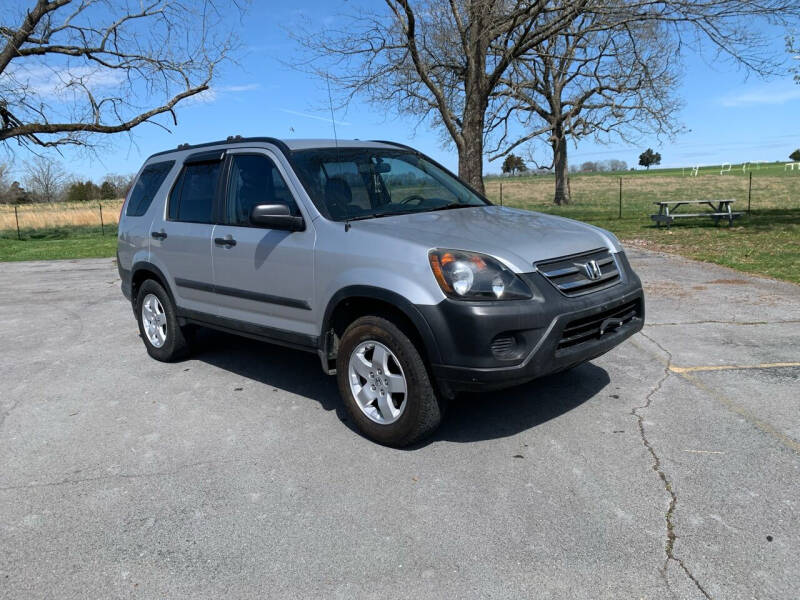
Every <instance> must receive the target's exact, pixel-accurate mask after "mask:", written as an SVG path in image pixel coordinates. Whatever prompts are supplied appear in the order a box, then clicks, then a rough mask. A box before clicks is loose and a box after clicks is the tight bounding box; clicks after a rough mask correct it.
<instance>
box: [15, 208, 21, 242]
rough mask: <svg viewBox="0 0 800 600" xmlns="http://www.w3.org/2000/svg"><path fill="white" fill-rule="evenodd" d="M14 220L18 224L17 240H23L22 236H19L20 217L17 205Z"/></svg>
mask: <svg viewBox="0 0 800 600" xmlns="http://www.w3.org/2000/svg"><path fill="white" fill-rule="evenodd" d="M14 220H15V221H16V222H17V239H18V240H20V241H21V240H22V236H21V235H20V234H19V215H18V214H17V205H16V204H15V205H14Z"/></svg>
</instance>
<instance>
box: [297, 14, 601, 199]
mask: <svg viewBox="0 0 800 600" xmlns="http://www.w3.org/2000/svg"><path fill="white" fill-rule="evenodd" d="M586 1H587V0H570V1H567V2H560V3H558V4H559V6H560V7H559V8H556V7H555V6H554V5H553V4H552V3H550V2H523V1H519V2H517V1H513V2H512V1H510V0H497V1H493V0H449V1H448V2H444V1H441V0H439V1H437V0H419V1H417V2H414V3H413V4H412V1H411V0H385V4H386V6H387V7H388V12H387V13H373V14H361V15H358V16H355V17H353V18H352V19H351V20H350V22H348V24H347V25H346V26H345V27H343V28H341V29H338V30H331V31H327V32H322V33H320V32H306V33H305V34H302V35H300V36H298V38H297V39H298V40H299V41H300V43H301V44H302V45H303V46H304V47H305V48H307V49H308V50H310V51H311V58H310V62H309V64H311V65H313V67H312V68H313V69H314V70H315V72H317V73H318V74H320V75H321V76H323V77H326V78H329V79H330V80H331V81H334V82H335V83H336V84H337V85H338V86H339V87H340V88H341V89H343V90H345V92H346V94H347V96H348V97H352V96H353V95H356V94H363V95H365V96H366V97H367V98H369V99H370V100H372V101H374V102H377V103H382V104H385V105H387V106H391V107H392V109H397V110H399V111H401V112H405V113H408V114H411V115H414V116H416V117H418V118H420V120H426V119H430V120H431V121H432V122H433V123H434V124H435V125H437V126H441V127H442V128H443V129H444V130H445V131H446V133H447V136H448V137H449V139H451V140H452V141H453V143H455V145H456V148H457V149H458V174H459V176H460V177H461V178H462V179H464V180H465V181H467V182H468V183H470V184H471V185H472V186H473V187H475V188H477V189H479V190H481V191H482V190H483V154H484V152H483V149H484V133H485V125H486V122H485V119H486V112H487V109H488V107H489V104H490V103H491V101H492V96H493V92H494V90H495V89H496V88H497V87H498V85H500V82H501V80H502V78H503V77H504V75H505V74H506V72H507V70H508V69H509V67H510V66H511V65H512V64H513V63H514V62H515V61H516V60H518V59H519V58H520V57H521V56H523V55H525V54H526V53H527V52H529V51H530V50H531V49H532V48H533V47H534V46H535V45H536V44H537V43H540V42H541V41H542V40H544V39H547V37H549V36H550V35H553V34H554V33H555V32H557V31H559V30H560V29H561V28H562V27H564V26H565V25H566V24H567V23H568V22H569V21H570V19H571V18H572V17H573V16H574V15H575V14H577V13H578V12H579V11H580V10H581V7H582V6H583V5H585V4H586Z"/></svg>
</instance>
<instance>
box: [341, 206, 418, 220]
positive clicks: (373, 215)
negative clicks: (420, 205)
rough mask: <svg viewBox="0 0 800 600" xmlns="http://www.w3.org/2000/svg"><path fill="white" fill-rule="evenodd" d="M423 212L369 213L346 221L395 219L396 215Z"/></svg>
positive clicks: (413, 210)
mask: <svg viewBox="0 0 800 600" xmlns="http://www.w3.org/2000/svg"><path fill="white" fill-rule="evenodd" d="M418 212H423V211H419V210H416V209H411V210H387V211H384V212H375V213H369V214H368V215H358V216H357V217H349V218H347V219H345V221H363V220H365V219H379V218H381V217H393V216H395V215H409V214H411V213H418Z"/></svg>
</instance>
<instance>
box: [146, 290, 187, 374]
mask: <svg viewBox="0 0 800 600" xmlns="http://www.w3.org/2000/svg"><path fill="white" fill-rule="evenodd" d="M135 311H136V320H137V322H138V323H139V335H140V337H141V338H142V341H143V342H144V346H145V348H146V349H147V353H148V354H149V355H150V356H152V357H153V358H155V359H156V360H160V361H164V362H171V361H173V360H177V359H179V358H182V357H184V356H185V355H186V354H187V352H188V350H189V343H188V341H187V334H188V331H187V332H184V330H183V329H182V328H181V327H180V325H179V324H178V317H177V314H176V312H175V306H174V305H173V303H172V300H171V299H170V297H169V294H167V292H166V290H165V289H164V288H163V286H162V285H161V284H159V283H158V282H157V281H154V280H152V279H148V280H146V281H145V282H143V283H142V285H141V286H139V291H138V293H137V294H136V305H135Z"/></svg>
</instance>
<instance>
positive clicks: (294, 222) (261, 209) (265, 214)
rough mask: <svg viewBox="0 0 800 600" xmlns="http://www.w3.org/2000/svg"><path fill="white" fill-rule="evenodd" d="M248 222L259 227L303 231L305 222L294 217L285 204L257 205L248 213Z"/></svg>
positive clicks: (301, 218) (300, 218)
mask: <svg viewBox="0 0 800 600" xmlns="http://www.w3.org/2000/svg"><path fill="white" fill-rule="evenodd" d="M250 222H251V223H252V224H253V225H257V226H259V227H268V228H270V229H283V230H285V231H303V230H304V229H305V228H306V222H305V221H304V220H303V217H295V216H293V215H292V213H291V211H289V207H288V206H286V205H285V204H258V205H256V206H254V207H253V210H251V211H250Z"/></svg>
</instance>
